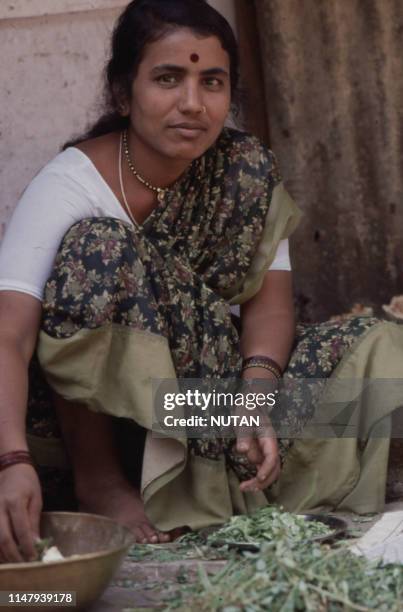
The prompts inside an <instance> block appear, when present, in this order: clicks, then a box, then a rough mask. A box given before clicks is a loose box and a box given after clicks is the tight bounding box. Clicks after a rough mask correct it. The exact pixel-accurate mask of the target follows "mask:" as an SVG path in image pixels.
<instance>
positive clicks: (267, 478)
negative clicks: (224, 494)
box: [240, 438, 281, 492]
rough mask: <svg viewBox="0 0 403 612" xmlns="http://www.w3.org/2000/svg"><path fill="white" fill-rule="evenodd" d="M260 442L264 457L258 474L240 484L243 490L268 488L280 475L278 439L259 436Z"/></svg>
mask: <svg viewBox="0 0 403 612" xmlns="http://www.w3.org/2000/svg"><path fill="white" fill-rule="evenodd" d="M258 443H259V446H260V449H261V451H262V453H263V456H264V459H263V461H262V462H261V463H260V464H259V466H258V471H257V474H256V476H255V477H254V478H251V479H250V480H246V481H244V482H242V483H241V484H240V489H241V491H243V492H246V491H259V490H263V489H266V488H267V487H268V486H270V485H271V484H273V482H275V481H276V480H277V478H278V477H279V476H280V471H281V464H280V458H279V455H278V445H277V440H276V439H275V438H258Z"/></svg>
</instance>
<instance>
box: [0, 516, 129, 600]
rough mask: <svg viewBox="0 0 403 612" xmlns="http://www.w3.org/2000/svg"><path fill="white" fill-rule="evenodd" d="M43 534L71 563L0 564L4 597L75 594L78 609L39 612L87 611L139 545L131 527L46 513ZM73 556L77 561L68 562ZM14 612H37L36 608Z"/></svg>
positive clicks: (100, 519)
mask: <svg viewBox="0 0 403 612" xmlns="http://www.w3.org/2000/svg"><path fill="white" fill-rule="evenodd" d="M40 534H41V537H42V538H49V537H51V538H52V539H53V544H54V545H55V546H57V547H58V549H59V550H60V552H61V553H62V555H63V556H65V557H67V558H66V559H63V560H61V561H52V562H50V563H43V562H41V561H39V562H38V561H34V562H32V563H3V564H0V591H20V592H21V591H25V592H29V593H32V592H33V591H44V592H46V591H53V592H58V593H67V592H75V594H76V606H75V607H70V608H68V607H66V606H64V607H62V606H61V605H60V604H59V605H58V606H54V607H53V606H52V607H50V606H49V605H47V606H37V605H35V607H34V609H35V610H37V611H38V612H39V611H41V610H43V612H50V611H51V610H55V611H56V610H58V611H59V612H60V610H61V609H64V610H69V609H70V610H84V609H86V608H87V607H88V606H89V605H90V604H91V603H93V602H94V601H95V600H96V599H97V598H98V597H99V596H100V595H101V594H102V592H103V591H104V590H105V588H106V587H107V585H108V583H109V582H110V581H111V579H112V578H113V575H114V574H115V573H116V571H117V569H118V567H119V565H120V563H121V561H123V558H124V557H125V555H126V553H127V551H128V549H129V548H130V546H131V545H132V544H133V539H134V538H133V535H132V534H131V533H130V531H129V530H128V529H126V527H123V526H122V525H119V524H118V523H116V522H115V521H113V520H112V519H109V518H107V517H104V516H97V515H95V514H84V513H79V512H44V513H43V514H42V517H41V528H40ZM71 555H78V556H76V557H73V558H69V557H71ZM10 609H11V608H10ZM12 609H14V608H12ZM15 609H16V610H31V612H32V609H33V606H32V604H31V605H30V606H29V605H27V606H18V608H15Z"/></svg>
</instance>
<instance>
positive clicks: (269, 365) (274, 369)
mask: <svg viewBox="0 0 403 612" xmlns="http://www.w3.org/2000/svg"><path fill="white" fill-rule="evenodd" d="M248 368H264V369H265V370H268V371H269V372H271V373H272V374H274V376H275V377H276V378H277V379H278V380H280V378H281V377H282V375H283V371H282V369H281V368H280V366H279V364H278V363H277V362H276V361H274V359H271V358H270V357H266V356H265V355H253V356H252V357H248V358H247V359H244V360H243V362H242V371H244V370H247V369H248Z"/></svg>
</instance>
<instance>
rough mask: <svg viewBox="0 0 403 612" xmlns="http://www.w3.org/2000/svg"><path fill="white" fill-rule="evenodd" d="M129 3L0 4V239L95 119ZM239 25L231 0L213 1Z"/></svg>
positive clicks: (15, 0) (36, 0)
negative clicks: (24, 199)
mask: <svg viewBox="0 0 403 612" xmlns="http://www.w3.org/2000/svg"><path fill="white" fill-rule="evenodd" d="M126 4H127V0H57V2H56V1H55V0H7V2H6V1H5V0H2V1H1V2H0V58H1V60H0V82H1V84H2V87H1V89H0V108H1V114H0V142H1V147H0V193H1V198H0V238H1V236H2V235H3V232H4V227H5V225H6V223H7V221H8V219H9V217H10V215H11V212H12V210H13V208H14V206H15V204H16V202H17V200H18V198H19V196H20V194H21V192H22V191H23V189H24V188H25V186H26V185H27V183H28V182H29V181H30V180H31V178H32V177H33V176H34V175H35V174H36V172H37V171H38V170H39V169H40V168H41V167H42V166H43V165H44V164H45V163H46V162H47V161H48V160H49V159H51V158H52V157H53V156H54V155H55V154H56V153H57V152H58V150H59V148H60V146H61V145H62V144H63V143H64V142H65V141H66V140H67V139H68V138H69V137H71V136H72V135H73V134H75V133H80V132H81V131H82V130H83V129H84V128H85V126H86V125H87V123H88V122H89V121H90V120H91V119H92V118H94V117H95V116H96V115H97V103H98V102H99V101H100V83H101V81H100V74H101V72H102V68H103V66H104V63H105V59H106V53H107V48H108V41H109V35H110V32H111V29H112V26H113V23H114V21H115V19H116V17H117V16H118V14H119V13H120V12H121V10H122V7H124V6H125V5H126ZM211 4H212V5H214V6H216V7H217V8H218V10H221V11H222V12H223V13H224V14H225V16H226V17H227V18H228V19H229V20H230V21H231V22H232V23H233V24H234V22H235V18H234V9H233V5H232V0H214V1H211Z"/></svg>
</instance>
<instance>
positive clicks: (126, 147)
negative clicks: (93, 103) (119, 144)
mask: <svg viewBox="0 0 403 612" xmlns="http://www.w3.org/2000/svg"><path fill="white" fill-rule="evenodd" d="M123 150H124V152H125V156H126V160H127V163H128V165H129V168H130V170H131V171H132V173H133V174H134V176H135V177H136V179H137V180H138V181H140V183H142V184H143V185H145V186H146V187H148V189H151V191H154V192H155V193H156V194H157V198H158V201H159V202H162V201H163V199H164V197H165V193H166V192H167V191H168V189H166V188H165V189H163V188H162V187H154V185H151V183H149V182H148V181H146V179H144V178H143V177H142V176H141V175H140V174H139V173H138V172H137V170H136V169H135V167H134V166H133V162H132V160H131V157H130V152H129V143H128V141H127V130H124V132H123Z"/></svg>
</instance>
